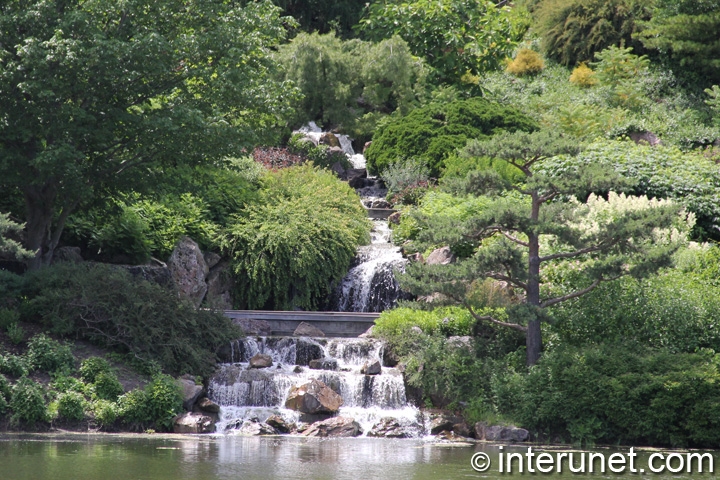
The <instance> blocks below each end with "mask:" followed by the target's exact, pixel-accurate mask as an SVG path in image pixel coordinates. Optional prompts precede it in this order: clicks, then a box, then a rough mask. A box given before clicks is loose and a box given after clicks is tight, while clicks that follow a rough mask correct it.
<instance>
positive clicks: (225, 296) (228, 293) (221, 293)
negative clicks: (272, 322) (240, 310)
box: [205, 253, 269, 333]
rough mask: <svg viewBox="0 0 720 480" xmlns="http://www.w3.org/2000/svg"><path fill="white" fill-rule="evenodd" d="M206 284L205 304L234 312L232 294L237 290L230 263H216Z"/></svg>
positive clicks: (226, 261) (227, 261) (225, 261)
mask: <svg viewBox="0 0 720 480" xmlns="http://www.w3.org/2000/svg"><path fill="white" fill-rule="evenodd" d="M208 255H209V254H207V253H206V254H205V257H207V256H208ZM212 255H215V254H212ZM218 257H219V255H218ZM212 260H214V259H212ZM206 283H207V293H206V294H205V303H206V304H207V305H208V306H210V307H212V308H216V309H218V310H232V308H233V302H232V292H233V290H235V282H234V281H233V277H232V271H231V266H230V261H229V260H222V261H218V263H216V264H215V266H214V267H213V268H212V269H211V270H210V274H209V275H208V277H207V281H206ZM257 321H263V320H257ZM266 323H267V322H266ZM268 325H269V324H268ZM246 333H247V332H246Z"/></svg>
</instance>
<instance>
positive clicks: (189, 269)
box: [168, 237, 210, 307]
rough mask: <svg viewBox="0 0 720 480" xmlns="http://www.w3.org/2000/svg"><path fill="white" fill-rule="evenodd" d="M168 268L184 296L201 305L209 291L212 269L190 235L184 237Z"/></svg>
mask: <svg viewBox="0 0 720 480" xmlns="http://www.w3.org/2000/svg"><path fill="white" fill-rule="evenodd" d="M168 268H169V269H170V275H171V276H172V279H173V281H174V282H175V286H176V287H177V289H178V292H179V293H180V295H181V296H182V297H185V298H187V299H188V300H190V301H191V302H192V303H193V304H194V305H195V306H196V307H199V306H200V304H201V303H202V301H203V298H205V293H207V289H208V286H207V283H206V282H205V278H206V277H207V275H208V273H209V272H210V269H209V268H208V266H207V264H206V263H205V259H204V257H203V254H202V252H201V251H200V246H199V245H198V244H197V243H195V241H194V240H193V239H191V238H189V237H182V238H181V239H180V241H179V242H178V244H177V245H176V246H175V250H173V252H172V254H171V255H170V260H168Z"/></svg>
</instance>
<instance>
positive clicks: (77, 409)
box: [57, 392, 86, 421]
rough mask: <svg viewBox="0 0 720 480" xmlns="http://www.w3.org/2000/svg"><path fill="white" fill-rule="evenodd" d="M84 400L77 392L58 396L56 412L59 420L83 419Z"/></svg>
mask: <svg viewBox="0 0 720 480" xmlns="http://www.w3.org/2000/svg"><path fill="white" fill-rule="evenodd" d="M85 405H86V402H85V398H84V397H83V396H82V395H81V394H80V393H77V392H66V393H61V394H60V395H58V398H57V412H58V415H59V416H60V418H63V419H65V420H71V421H80V420H82V419H83V418H85Z"/></svg>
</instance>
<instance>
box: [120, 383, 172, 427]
mask: <svg viewBox="0 0 720 480" xmlns="http://www.w3.org/2000/svg"><path fill="white" fill-rule="evenodd" d="M118 410H119V416H120V418H121V419H122V420H123V421H124V422H125V423H126V424H129V425H131V426H132V427H134V428H136V429H145V428H147V427H148V426H153V427H155V428H159V429H162V430H170V429H171V428H172V424H173V419H174V418H175V416H177V414H178V413H180V412H181V411H182V395H181V393H180V386H179V385H178V384H177V382H176V381H175V379H173V378H172V377H170V376H168V375H163V374H159V375H156V376H155V377H154V378H153V381H152V382H151V383H149V384H148V385H147V386H146V387H145V389H144V390H132V391H130V392H128V393H126V394H124V395H122V396H120V397H119V398H118Z"/></svg>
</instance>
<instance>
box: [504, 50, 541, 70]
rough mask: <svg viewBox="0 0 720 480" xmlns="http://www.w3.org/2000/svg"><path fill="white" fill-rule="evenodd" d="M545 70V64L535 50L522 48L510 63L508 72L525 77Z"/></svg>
mask: <svg viewBox="0 0 720 480" xmlns="http://www.w3.org/2000/svg"><path fill="white" fill-rule="evenodd" d="M543 68H545V62H543V59H542V57H541V56H540V54H539V53H537V52H536V51H535V50H530V49H529V48H521V49H520V51H518V53H517V55H516V56H515V59H514V60H512V61H511V62H509V63H508V66H507V71H508V73H512V74H513V75H515V76H517V77H522V76H523V75H534V74H536V73H540V72H541V71H542V69H543Z"/></svg>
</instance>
